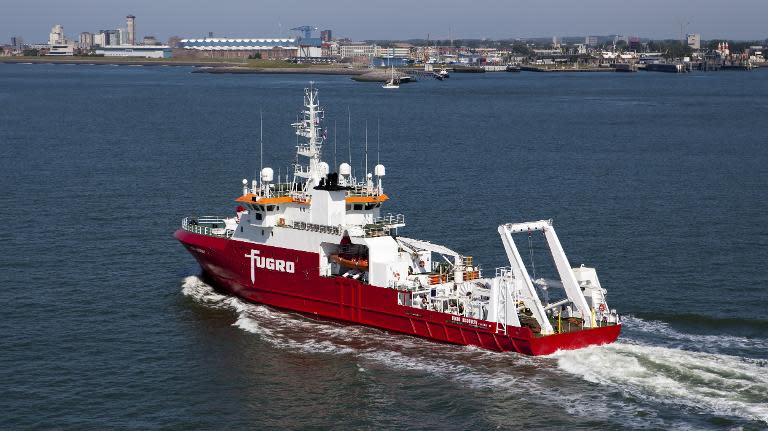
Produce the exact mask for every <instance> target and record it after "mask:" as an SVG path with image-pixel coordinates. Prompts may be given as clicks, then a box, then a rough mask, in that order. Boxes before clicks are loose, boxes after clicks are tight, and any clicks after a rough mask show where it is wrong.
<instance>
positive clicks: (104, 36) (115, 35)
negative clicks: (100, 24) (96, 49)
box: [94, 30, 120, 46]
mask: <svg viewBox="0 0 768 431" xmlns="http://www.w3.org/2000/svg"><path fill="white" fill-rule="evenodd" d="M99 34H100V35H101V37H100V38H99V42H101V43H97V45H99V46H115V45H120V32H119V31H118V30H99ZM94 43H95V42H94Z"/></svg>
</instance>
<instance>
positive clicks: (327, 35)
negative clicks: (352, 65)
mask: <svg viewBox="0 0 768 431" xmlns="http://www.w3.org/2000/svg"><path fill="white" fill-rule="evenodd" d="M320 40H321V41H323V42H325V43H329V42H330V41H331V40H333V33H332V32H331V30H323V31H321V32H320Z"/></svg>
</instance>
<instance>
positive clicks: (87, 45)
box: [77, 31, 94, 51]
mask: <svg viewBox="0 0 768 431" xmlns="http://www.w3.org/2000/svg"><path fill="white" fill-rule="evenodd" d="M93 44H94V34H93V33H89V32H87V31H84V32H82V33H80V39H79V40H78V43H77V47H78V48H80V49H82V50H86V51H89V50H91V49H92V48H93Z"/></svg>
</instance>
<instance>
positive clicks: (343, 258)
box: [330, 254, 368, 270]
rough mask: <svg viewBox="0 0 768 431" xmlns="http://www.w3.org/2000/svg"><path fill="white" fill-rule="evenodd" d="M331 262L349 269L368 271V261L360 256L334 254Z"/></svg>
mask: <svg viewBox="0 0 768 431" xmlns="http://www.w3.org/2000/svg"><path fill="white" fill-rule="evenodd" d="M330 258H331V262H335V263H338V264H339V265H341V266H343V267H347V268H354V269H363V270H368V259H366V258H364V257H360V256H349V255H343V254H332V255H331V256H330Z"/></svg>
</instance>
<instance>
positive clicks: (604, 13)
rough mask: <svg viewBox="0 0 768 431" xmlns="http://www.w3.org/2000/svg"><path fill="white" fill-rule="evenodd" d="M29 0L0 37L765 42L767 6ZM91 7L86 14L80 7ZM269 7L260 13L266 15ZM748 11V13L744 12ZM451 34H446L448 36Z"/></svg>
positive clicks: (744, 2)
mask: <svg viewBox="0 0 768 431" xmlns="http://www.w3.org/2000/svg"><path fill="white" fill-rule="evenodd" d="M46 3H51V2H49V1H41V0H31V1H28V2H25V3H21V4H13V5H9V6H7V7H6V8H5V13H4V15H5V16H6V17H15V19H13V20H11V22H7V23H4V24H3V26H2V29H0V31H2V33H0V38H2V39H0V40H2V41H4V42H7V41H8V40H9V39H10V38H11V37H12V36H21V37H23V38H24V40H26V41H28V42H38V41H44V40H45V39H46V36H47V35H48V33H49V32H50V29H51V27H52V26H53V25H54V24H61V25H62V26H63V27H64V31H65V34H66V35H67V36H68V37H69V38H70V39H76V36H77V35H78V34H79V33H81V32H84V31H89V32H94V31H98V30H101V29H110V28H122V27H125V25H126V24H125V17H126V15H129V14H130V15H135V16H136V17H137V18H136V35H137V38H140V37H143V36H146V35H153V36H156V37H157V38H158V39H160V40H166V39H167V38H168V37H170V36H181V37H202V36H204V35H207V34H208V32H213V33H214V34H215V35H217V36H233V37H238V36H242V37H246V36H261V37H279V36H291V35H293V34H295V32H292V31H290V28H292V27H296V26H300V25H312V26H316V27H318V29H324V28H330V29H333V31H334V36H337V37H349V38H352V39H356V40H364V39H365V40H371V39H392V40H397V39H400V40H404V39H416V38H422V39H423V38H426V37H427V35H429V36H430V37H431V39H448V38H449V36H450V37H451V38H453V39H483V38H490V39H506V38H536V37H551V36H566V37H567V36H585V35H609V34H631V35H638V36H641V37H648V38H655V39H678V38H680V36H681V32H682V33H700V34H701V35H702V38H703V39H707V40H711V39H740V40H762V39H765V38H766V37H768V31H766V28H765V25H764V24H763V20H762V17H764V16H765V15H767V14H768V4H767V3H765V2H760V1H759V0H733V1H731V2H729V3H728V4H716V5H713V6H707V8H705V9H702V8H700V7H698V6H699V2H695V1H692V0H681V1H678V2H675V3H674V4H669V3H670V2H665V1H661V0H647V1H645V2H644V3H643V7H638V8H631V9H630V8H627V7H626V6H623V5H617V4H616V2H609V1H605V0H585V1H583V2H579V3H578V4H575V3H574V2H568V1H567V0H549V1H547V2H540V3H538V4H527V3H526V4H522V3H520V2H504V1H500V0H492V1H490V0H487V1H481V2H475V3H472V4H471V7H470V6H468V5H467V4H461V5H456V4H446V3H445V2H436V1H432V0H428V1H423V2H421V3H420V7H418V8H416V7H414V6H413V3H412V2H405V1H402V0H394V1H390V2H387V3H386V5H383V6H381V5H375V6H372V5H369V4H359V3H351V2H348V1H344V0H328V1H325V2H322V3H320V2H314V3H308V2H305V1H298V0H289V1H286V2H283V3H281V4H270V5H269V7H268V8H265V7H264V6H262V5H257V4H254V3H253V2H248V1H246V0H229V1H227V2H226V3H225V4H222V3H217V4H213V3H206V4H190V3H189V2H182V1H179V0H168V1H166V2H163V3H162V4H156V3H155V2H151V1H149V0H137V1H135V2H133V3H131V5H130V6H126V8H125V10H117V9H115V8H114V5H103V4H100V3H96V2H92V1H90V0H72V1H69V2H66V3H53V4H46ZM84 10H87V11H88V13H87V14H84V13H82V11H84ZM265 12H266V13H265ZM745 12H748V13H745ZM449 32H450V34H449Z"/></svg>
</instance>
